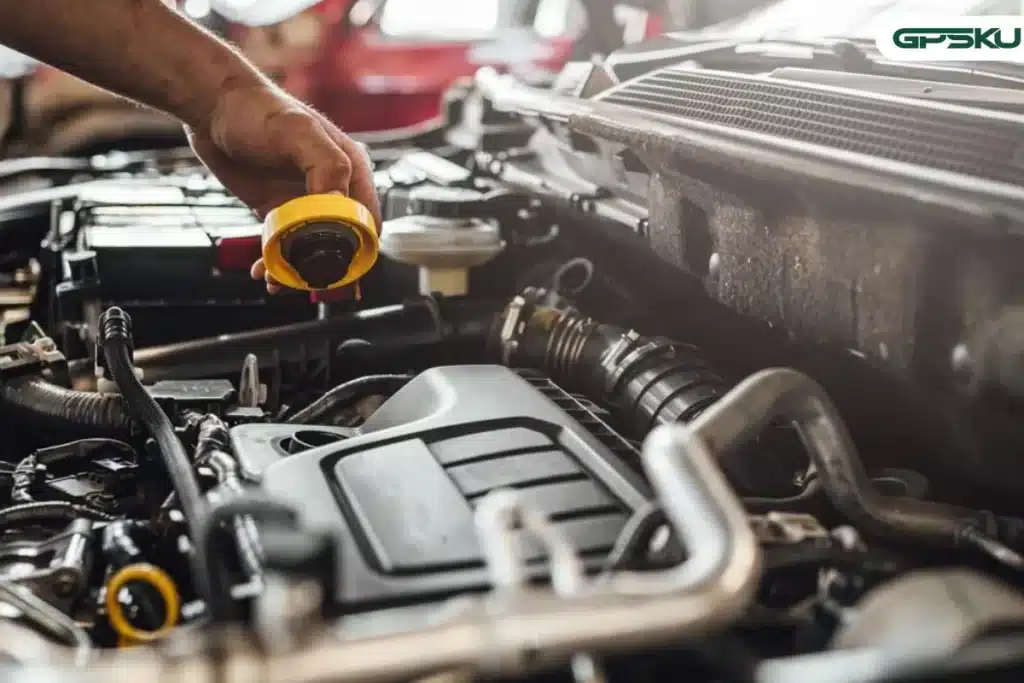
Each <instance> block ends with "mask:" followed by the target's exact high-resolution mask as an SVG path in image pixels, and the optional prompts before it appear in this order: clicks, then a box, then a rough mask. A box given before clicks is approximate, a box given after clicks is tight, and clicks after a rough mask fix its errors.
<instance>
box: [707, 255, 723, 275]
mask: <svg viewBox="0 0 1024 683" xmlns="http://www.w3.org/2000/svg"><path fill="white" fill-rule="evenodd" d="M721 268H722V256H721V255H720V254H717V253H716V254H712V255H711V258H709V259H708V275H712V276H715V275H718V271H719V270H721Z"/></svg>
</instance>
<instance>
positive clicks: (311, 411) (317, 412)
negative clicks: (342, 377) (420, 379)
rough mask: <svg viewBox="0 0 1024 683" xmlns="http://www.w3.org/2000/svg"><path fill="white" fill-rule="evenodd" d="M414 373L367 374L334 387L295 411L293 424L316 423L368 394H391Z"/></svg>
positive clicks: (291, 420)
mask: <svg viewBox="0 0 1024 683" xmlns="http://www.w3.org/2000/svg"><path fill="white" fill-rule="evenodd" d="M412 378H413V375H367V376H366V377H360V378H358V379H354V380H352V381H351V382H346V383H345V384H341V385H339V386H336V387H334V388H333V389H331V390H330V391H328V392H327V393H326V394H324V395H323V396H321V397H320V398H318V399H317V400H316V401H314V402H313V403H311V404H310V405H308V406H306V407H305V408H303V409H302V410H300V411H299V412H297V413H295V415H293V416H292V417H291V419H289V420H288V422H289V423H291V424H314V423H317V422H319V421H320V420H322V419H323V418H324V417H326V416H327V415H329V414H331V413H336V412H338V411H341V410H345V409H346V408H350V407H351V406H352V405H354V404H355V403H357V402H358V401H360V400H362V399H363V398H365V397H367V396H377V395H384V396H390V395H391V394H393V393H395V392H396V391H398V390H399V389H401V388H402V387H404V386H405V385H406V384H407V383H408V382H409V380H411V379H412Z"/></svg>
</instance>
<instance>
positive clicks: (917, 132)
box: [596, 67, 1024, 185]
mask: <svg viewBox="0 0 1024 683" xmlns="http://www.w3.org/2000/svg"><path fill="white" fill-rule="evenodd" d="M596 99H598V100H601V101H604V102H609V103H612V104H618V105H623V106H627V107H630V108H633V109H636V110H641V111H649V112H655V113H659V114H667V115H670V116H676V117H679V118H682V119H690V120H693V121H700V122H703V123H711V124H717V125H721V126H727V127H730V128H736V129H741V130H745V131H750V132H753V133H762V134H766V135H772V136H776V137H780V138H785V139H789V140H796V141H800V142H805V143H812V144H816V145H821V146H824V147H831V148H835V149H841V150H844V151H848V152H855V153H858V154H865V155H870V156H873V157H878V158H882V159H889V160H892V161H898V162H904V163H908V164H914V165H917V166H923V167H927V168H932V169H936V170H942V171H950V172H953V173H960V174H964V175H970V176H975V177H977V178H985V179H988V180H992V181H997V182H1003V183H1009V184H1012V185H1024V120H1022V121H1021V122H1016V121H1010V120H1006V119H996V118H994V117H992V118H990V117H987V116H981V115H979V116H977V117H972V116H971V115H970V114H967V113H960V112H955V111H948V110H945V109H941V108H938V107H934V106H930V105H927V104H925V103H913V102H899V101H886V100H884V99H876V98H869V97H861V96H858V95H856V94H853V93H845V92H838V91H830V90H824V89H818V88H813V87H808V86H802V85H799V84H795V83H785V82H780V81H771V80H767V79H764V78H760V77H756V76H749V75H743V74H722V73H716V72H709V71H691V70H686V69H680V68H674V67H673V68H668V69H662V70H659V71H656V72H654V73H651V74H649V75H647V76H643V77H641V78H638V79H636V80H635V81H632V82H630V83H627V84H626V85H624V86H622V87H621V88H619V89H617V90H614V91H611V92H609V93H607V94H605V95H601V96H599V97H597V98H596Z"/></svg>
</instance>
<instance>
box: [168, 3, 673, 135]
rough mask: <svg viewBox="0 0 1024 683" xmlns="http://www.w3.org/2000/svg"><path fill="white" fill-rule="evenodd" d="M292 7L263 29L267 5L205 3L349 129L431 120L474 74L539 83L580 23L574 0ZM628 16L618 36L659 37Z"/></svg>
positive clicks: (622, 12) (644, 21) (274, 70)
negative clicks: (493, 71) (490, 71)
mask: <svg viewBox="0 0 1024 683" xmlns="http://www.w3.org/2000/svg"><path fill="white" fill-rule="evenodd" d="M591 1H592V0H591ZM296 2H298V3H299V5H300V6H301V9H300V10H299V11H296V12H294V13H293V14H292V15H291V16H289V17H287V18H284V19H282V18H281V17H280V16H279V15H280V14H281V12H277V14H278V16H271V18H272V20H273V23H269V25H262V26H259V25H253V24H257V23H259V22H258V21H254V20H253V18H254V16H255V15H254V14H253V12H252V10H253V9H254V8H255V7H256V6H257V4H258V5H259V6H260V7H261V8H263V10H261V11H271V15H273V14H274V12H273V11H272V9H273V8H272V7H271V5H273V4H275V3H268V0H259V1H258V3H251V2H250V4H249V7H243V5H245V4H246V0H221V2H217V1H216V0H214V2H213V3H212V5H213V9H218V10H221V11H220V13H221V14H222V15H225V16H226V18H227V19H228V20H229V22H230V21H231V20H234V23H229V25H228V27H227V29H226V32H227V33H228V35H229V37H231V38H232V39H233V40H234V41H235V42H237V43H238V44H239V45H240V46H241V48H242V50H243V51H244V52H245V53H246V54H247V55H249V57H250V58H251V59H253V60H254V61H255V62H256V63H257V64H258V65H259V66H260V67H261V68H263V69H265V70H266V71H268V72H269V73H271V74H274V75H275V77H276V78H277V79H278V81H279V82H280V83H281V84H282V85H283V86H284V87H285V88H286V89H288V90H289V91H291V92H293V93H294V94H296V95H297V96H299V97H300V98H302V99H304V100H306V101H308V102H310V103H311V104H313V105H314V106H316V107H317V108H318V109H320V110H321V111H323V112H324V113H325V114H327V115H328V116H329V117H331V118H332V119H333V120H335V121H336V122H337V123H339V124H340V125H341V126H342V127H343V128H345V129H346V130H349V131H369V130H391V129H396V128H405V127H409V126H414V125H416V124H419V123H422V122H424V121H427V120H430V119H432V118H434V117H436V116H437V115H438V114H439V112H440V102H441V96H442V94H443V93H444V92H445V90H446V89H447V88H448V87H449V86H450V85H451V84H452V83H453V82H454V81H456V80H458V79H459V78H463V77H467V76H472V75H473V74H474V73H475V72H476V71H477V70H478V69H479V68H481V67H483V66H491V67H494V68H497V69H499V70H502V71H509V72H513V73H516V74H517V75H518V76H520V77H521V78H523V79H526V80H529V81H535V82H544V81H547V80H549V79H550V78H551V77H552V76H553V75H554V74H556V73H557V72H558V70H559V69H560V68H561V67H562V65H564V64H565V62H566V61H568V60H569V59H570V58H571V56H572V55H573V51H574V48H575V46H576V42H577V40H578V39H579V38H580V36H581V35H583V34H584V32H585V29H586V22H587V12H586V9H585V7H584V5H583V3H582V1H581V0H321V1H320V2H313V1H311V0H296ZM296 2H293V3H292V4H293V5H295V4H296ZM224 4H232V5H233V6H234V11H227V10H224V9H222V7H223V5H224ZM187 5H188V3H186V7H187ZM310 5H312V7H310ZM630 12H631V10H630V9H628V8H620V9H619V16H621V24H622V28H623V32H624V35H629V34H631V36H632V39H635V40H639V39H642V38H644V37H646V36H648V35H653V34H656V33H657V32H659V31H660V28H661V26H660V22H659V21H658V20H657V19H656V18H655V17H653V16H652V15H649V14H648V13H646V12H642V11H640V10H632V12H633V13H632V14H631V13H630ZM241 21H246V23H247V24H249V25H243V24H242V23H239V22H241Z"/></svg>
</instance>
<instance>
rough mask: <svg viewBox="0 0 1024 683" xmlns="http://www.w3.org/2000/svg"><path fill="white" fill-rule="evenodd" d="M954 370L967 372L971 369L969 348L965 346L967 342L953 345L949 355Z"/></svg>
mask: <svg viewBox="0 0 1024 683" xmlns="http://www.w3.org/2000/svg"><path fill="white" fill-rule="evenodd" d="M950 360H951V362H952V364H953V371H954V372H967V371H968V370H970V369H971V350H970V349H968V348H967V344H962V343H961V344H957V345H956V346H955V347H953V353H952V357H951V359H950Z"/></svg>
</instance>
